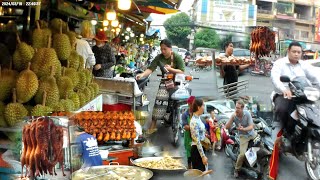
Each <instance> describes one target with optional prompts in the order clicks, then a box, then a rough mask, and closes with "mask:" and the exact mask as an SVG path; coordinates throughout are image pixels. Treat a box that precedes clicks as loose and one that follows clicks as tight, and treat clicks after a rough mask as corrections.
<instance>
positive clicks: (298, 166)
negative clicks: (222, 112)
mask: <svg viewBox="0 0 320 180" xmlns="http://www.w3.org/2000/svg"><path fill="white" fill-rule="evenodd" d="M189 71H190V68H187V69H186V73H188V72H189ZM156 73H158V74H159V71H157V72H154V74H153V75H152V77H151V80H150V83H149V84H148V86H147V87H146V89H145V92H146V94H147V97H148V100H149V101H150V110H152V108H153V104H154V99H155V95H156V92H157V89H158V86H159V77H157V76H156ZM216 74H217V75H218V73H216ZM192 75H193V76H194V77H199V78H200V79H199V80H193V81H192V82H191V83H190V86H189V87H190V88H192V94H193V95H195V96H201V97H203V96H216V95H214V94H213V91H212V89H213V88H215V87H216V86H215V85H214V84H213V83H212V82H215V81H214V79H215V77H214V73H213V71H201V72H194V73H192ZM239 80H248V81H249V86H248V89H247V90H246V91H244V92H243V93H242V94H241V95H248V96H257V97H258V102H259V103H260V104H265V105H263V107H264V108H266V110H270V109H271V107H270V104H271V103H270V100H269V99H270V93H271V91H272V89H273V88H272V83H271V81H270V78H268V77H263V76H251V75H250V74H249V73H245V74H244V75H243V76H240V77H239ZM222 81H223V79H222V78H220V77H218V78H217V82H218V86H219V87H220V86H221V85H222ZM151 112H152V111H151ZM148 121H149V122H150V121H151V117H149V120H148ZM148 125H149V123H146V124H145V126H144V128H147V127H148ZM170 138H171V129H170V128H166V127H164V126H163V125H161V124H160V122H158V131H157V132H156V133H154V134H153V135H151V136H150V142H151V144H152V145H154V146H162V147H163V148H164V151H169V152H170V155H180V156H183V157H185V155H184V154H185V150H184V145H183V140H182V138H181V143H180V147H179V148H175V147H174V146H172V145H171V140H170ZM216 153H217V155H218V156H216V157H214V158H213V157H212V156H211V152H209V153H208V154H207V157H208V158H209V169H213V171H214V172H213V173H212V174H211V177H212V178H211V179H213V178H214V179H227V180H232V179H235V178H234V177H233V165H232V161H231V159H230V158H228V157H227V156H226V155H225V153H224V152H223V151H221V152H216ZM184 160H185V163H186V158H184ZM251 175H252V176H253V177H252V176H251V177H250V176H248V175H245V174H243V172H242V173H241V174H240V178H238V179H255V178H254V174H251ZM182 176H183V175H182V174H181V175H175V176H170V177H172V178H175V179H177V178H178V177H182ZM156 177H157V178H156ZM156 177H155V178H153V179H168V176H166V177H162V178H161V177H159V178H158V176H156ZM307 177H308V176H307V174H306V171H305V168H304V163H303V162H299V161H298V160H297V159H296V158H294V157H292V156H291V155H288V156H285V155H282V156H281V158H280V165H279V175H278V180H286V179H292V180H296V179H297V180H306V179H308V178H307Z"/></svg>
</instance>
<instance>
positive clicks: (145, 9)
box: [138, 6, 165, 14]
mask: <svg viewBox="0 0 320 180" xmlns="http://www.w3.org/2000/svg"><path fill="white" fill-rule="evenodd" d="M138 7H139V9H140V11H141V12H146V13H155V14H165V13H163V12H160V11H157V10H154V9H152V8H148V7H144V6H138Z"/></svg>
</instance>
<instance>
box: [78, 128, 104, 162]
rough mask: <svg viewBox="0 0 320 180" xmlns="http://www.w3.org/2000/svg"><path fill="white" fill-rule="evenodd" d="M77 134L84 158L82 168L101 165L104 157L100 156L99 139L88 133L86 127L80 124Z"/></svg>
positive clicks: (79, 147) (80, 151)
mask: <svg viewBox="0 0 320 180" xmlns="http://www.w3.org/2000/svg"><path fill="white" fill-rule="evenodd" d="M76 135H77V139H76V142H77V144H78V150H79V154H80V155H81V156H82V160H83V165H82V166H81V168H87V167H91V166H101V165H102V158H101V156H100V152H99V148H98V142H97V139H96V138H95V137H93V136H92V135H91V134H88V133H86V132H85V131H84V129H83V128H82V127H79V126H78V132H76Z"/></svg>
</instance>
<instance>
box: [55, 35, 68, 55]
mask: <svg viewBox="0 0 320 180" xmlns="http://www.w3.org/2000/svg"><path fill="white" fill-rule="evenodd" d="M53 48H54V49H55V50H56V53H57V55H58V58H59V60H67V59H68V58H69V56H70V54H71V50H72V48H71V45H70V40H69V37H68V36H67V35H65V34H62V33H59V34H55V35H53Z"/></svg>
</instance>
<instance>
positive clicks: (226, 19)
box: [209, 1, 257, 32]
mask: <svg viewBox="0 0 320 180" xmlns="http://www.w3.org/2000/svg"><path fill="white" fill-rule="evenodd" d="M210 13H212V14H213V15H212V18H211V19H210V20H209V21H210V22H209V23H210V25H212V26H213V27H215V28H219V29H226V30H232V31H239V32H245V29H246V28H245V27H246V26H255V25H256V19H257V6H256V5H251V4H247V3H233V2H225V1H213V3H212V12H210Z"/></svg>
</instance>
